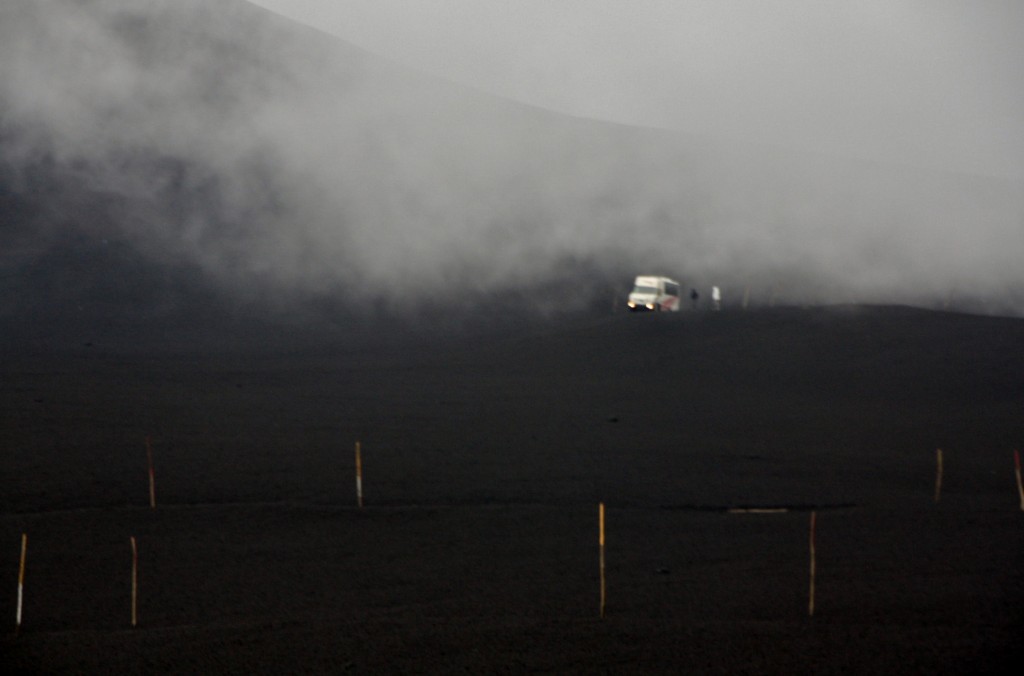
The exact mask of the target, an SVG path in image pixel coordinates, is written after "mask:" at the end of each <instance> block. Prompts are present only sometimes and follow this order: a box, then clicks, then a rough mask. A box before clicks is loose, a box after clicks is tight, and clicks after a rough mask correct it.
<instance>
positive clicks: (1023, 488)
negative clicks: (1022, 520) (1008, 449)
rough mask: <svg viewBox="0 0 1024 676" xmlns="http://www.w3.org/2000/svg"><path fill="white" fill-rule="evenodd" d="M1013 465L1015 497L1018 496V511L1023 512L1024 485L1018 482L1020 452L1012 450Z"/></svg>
mask: <svg viewBox="0 0 1024 676" xmlns="http://www.w3.org/2000/svg"><path fill="white" fill-rule="evenodd" d="M1013 464H1014V468H1015V470H1016V472H1017V495H1019V496H1020V510H1021V511H1022V512H1024V484H1021V482H1020V451H1019V450H1016V449H1014V451H1013Z"/></svg>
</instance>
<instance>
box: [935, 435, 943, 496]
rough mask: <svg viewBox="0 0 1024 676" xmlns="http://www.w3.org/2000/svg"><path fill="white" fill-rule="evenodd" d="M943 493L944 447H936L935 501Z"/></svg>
mask: <svg viewBox="0 0 1024 676" xmlns="http://www.w3.org/2000/svg"><path fill="white" fill-rule="evenodd" d="M941 494H942V449H941V448H936V449H935V502H938V501H939V496H940V495H941Z"/></svg>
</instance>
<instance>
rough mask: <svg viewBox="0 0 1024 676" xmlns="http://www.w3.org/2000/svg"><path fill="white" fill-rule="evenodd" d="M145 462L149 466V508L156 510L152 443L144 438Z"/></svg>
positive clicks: (147, 438)
mask: <svg viewBox="0 0 1024 676" xmlns="http://www.w3.org/2000/svg"><path fill="white" fill-rule="evenodd" d="M146 461H147V463H148V464H149V506H150V508H151V509H156V474H155V473H154V471H153V443H152V442H151V441H150V438H149V437H148V436H147V437H146Z"/></svg>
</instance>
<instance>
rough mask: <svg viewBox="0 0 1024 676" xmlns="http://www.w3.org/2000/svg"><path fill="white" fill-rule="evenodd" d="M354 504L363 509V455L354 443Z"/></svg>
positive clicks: (357, 444) (357, 443)
mask: <svg viewBox="0 0 1024 676" xmlns="http://www.w3.org/2000/svg"><path fill="white" fill-rule="evenodd" d="M356 504H357V505H359V508H360V509H362V507H363V455H362V450H361V448H360V444H359V442H358V441H357V442H356Z"/></svg>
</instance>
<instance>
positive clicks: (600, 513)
mask: <svg viewBox="0 0 1024 676" xmlns="http://www.w3.org/2000/svg"><path fill="white" fill-rule="evenodd" d="M597 549H598V565H599V567H600V570H601V617H602V618H603V617H604V604H605V599H606V596H605V579H604V503H603V502H601V503H598V505H597Z"/></svg>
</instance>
